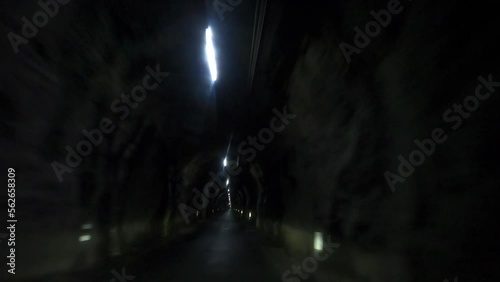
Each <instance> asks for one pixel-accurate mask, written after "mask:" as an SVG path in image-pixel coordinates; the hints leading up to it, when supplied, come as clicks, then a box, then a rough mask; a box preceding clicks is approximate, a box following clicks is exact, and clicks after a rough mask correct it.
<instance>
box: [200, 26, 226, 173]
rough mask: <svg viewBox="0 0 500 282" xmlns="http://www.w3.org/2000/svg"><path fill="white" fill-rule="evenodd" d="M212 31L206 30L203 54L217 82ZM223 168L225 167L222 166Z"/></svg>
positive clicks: (213, 80) (213, 79)
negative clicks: (204, 53) (205, 55)
mask: <svg viewBox="0 0 500 282" xmlns="http://www.w3.org/2000/svg"><path fill="white" fill-rule="evenodd" d="M212 35H213V34H212V29H211V28H210V27H208V28H207V30H206V40H207V42H206V45H205V52H206V54H207V60H208V67H209V68H210V74H211V76H212V82H215V81H216V80H217V62H216V61H215V48H214V43H213V41H212ZM224 166H225V165H224Z"/></svg>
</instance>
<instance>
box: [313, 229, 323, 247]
mask: <svg viewBox="0 0 500 282" xmlns="http://www.w3.org/2000/svg"><path fill="white" fill-rule="evenodd" d="M314 249H315V250H316V251H322V250H323V233H321V232H314Z"/></svg>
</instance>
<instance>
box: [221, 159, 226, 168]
mask: <svg viewBox="0 0 500 282" xmlns="http://www.w3.org/2000/svg"><path fill="white" fill-rule="evenodd" d="M222 164H223V165H224V167H226V165H227V158H224V161H223V162H222Z"/></svg>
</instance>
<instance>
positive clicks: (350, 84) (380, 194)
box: [248, 1, 499, 281]
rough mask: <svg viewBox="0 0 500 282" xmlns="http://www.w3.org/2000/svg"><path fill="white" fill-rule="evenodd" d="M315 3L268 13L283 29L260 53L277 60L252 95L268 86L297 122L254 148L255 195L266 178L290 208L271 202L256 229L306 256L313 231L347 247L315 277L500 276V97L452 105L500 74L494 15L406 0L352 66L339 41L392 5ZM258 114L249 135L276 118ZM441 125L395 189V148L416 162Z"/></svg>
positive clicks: (266, 66)
mask: <svg viewBox="0 0 500 282" xmlns="http://www.w3.org/2000/svg"><path fill="white" fill-rule="evenodd" d="M316 4H317V5H316ZM316 4H315V5H314V6H313V5H309V6H307V7H304V6H301V7H300V9H299V8H294V7H290V6H288V5H286V4H285V3H284V4H283V5H284V7H285V11H286V12H285V16H284V19H283V21H282V22H281V23H276V22H275V21H273V19H272V15H270V16H269V18H268V21H267V22H266V24H267V25H268V26H272V25H277V24H278V25H281V29H280V30H278V31H277V32H276V34H273V35H269V34H268V35H267V36H268V38H274V39H269V41H267V43H269V44H264V46H265V47H262V48H263V49H264V51H263V53H266V48H268V49H270V50H267V51H268V52H269V53H270V54H271V55H270V56H269V57H266V58H262V59H261V60H260V63H259V64H260V67H261V68H262V69H263V70H265V71H264V72H263V73H266V74H268V73H273V75H272V76H271V77H269V76H261V77H260V81H261V82H260V84H257V86H256V89H255V90H254V93H255V95H256V96H257V97H258V95H264V94H260V93H266V95H267V94H268V93H269V92H270V91H271V92H273V96H274V99H273V98H271V99H270V100H271V102H270V103H269V105H268V106H269V108H272V107H273V106H278V108H280V107H281V106H283V105H285V106H287V107H288V109H289V111H290V112H291V113H293V114H296V115H297V118H296V119H294V121H293V122H292V123H291V124H290V125H289V126H288V127H287V128H286V130H285V131H284V132H283V133H281V134H280V136H279V137H276V138H275V139H274V141H273V142H274V143H273V144H271V145H269V146H267V147H266V150H270V151H272V152H268V153H262V154H261V155H259V157H258V159H259V161H258V163H259V165H260V167H261V169H262V171H263V172H264V173H263V176H262V178H260V179H258V182H259V183H257V184H255V188H254V197H258V196H257V194H258V190H259V186H260V187H262V186H263V187H265V191H266V192H265V193H266V194H267V195H268V196H269V197H272V198H274V200H275V201H279V202H280V203H281V205H282V206H283V207H284V211H283V213H282V215H279V214H280V211H279V208H276V207H274V206H273V205H271V204H268V205H266V206H265V207H264V208H262V209H267V210H274V214H276V215H277V216H261V218H259V219H258V220H259V222H260V224H259V228H260V229H261V230H262V231H263V233H264V234H267V235H268V236H269V237H271V238H274V239H276V238H277V239H278V240H280V241H281V242H282V245H283V247H284V249H285V250H287V252H288V253H289V254H290V255H291V256H293V257H295V258H296V259H297V261H298V262H301V261H302V259H304V258H306V257H307V256H310V255H311V254H312V253H313V236H314V232H322V233H323V234H324V236H325V237H326V236H331V239H332V241H334V242H337V243H340V244H341V246H340V247H339V248H338V250H336V251H335V253H334V254H333V256H332V257H331V258H330V259H329V260H328V261H326V262H322V263H321V264H322V266H320V271H318V272H317V273H315V275H316V278H317V279H318V281H332V280H331V279H335V281H442V280H443V279H444V278H447V277H456V276H459V277H462V278H461V280H462V279H463V280H467V281H485V280H486V279H489V278H488V277H489V275H491V273H498V272H497V271H496V270H495V268H494V267H493V264H495V263H498V259H497V258H496V257H495V255H493V253H494V252H495V251H493V250H497V247H496V246H497V244H494V242H495V238H494V237H495V235H494V234H496V232H498V224H496V223H494V221H495V220H494V219H493V214H496V213H498V208H497V205H496V203H495V200H494V199H496V198H497V197H498V191H497V189H495V187H496V186H498V179H496V177H495V174H494V171H496V170H498V167H499V166H498V162H496V161H495V159H494V157H493V156H492V154H493V150H494V149H493V148H495V147H496V145H495V144H496V143H497V142H498V140H499V136H498V134H497V133H496V124H497V123H498V119H499V114H498V111H497V106H498V101H499V100H498V97H497V96H498V95H497V94H496V92H493V93H492V94H491V97H489V98H487V99H485V100H483V101H481V102H480V104H479V106H478V108H477V110H474V111H471V112H470V117H468V118H455V120H454V121H451V120H450V118H449V117H448V119H446V117H443V114H444V113H445V112H446V111H447V110H448V109H450V108H451V109H452V110H453V105H454V104H455V103H457V104H459V103H460V104H461V103H463V102H464V99H465V98H466V97H468V96H471V95H472V96H474V95H475V91H476V87H477V86H478V85H481V81H480V80H478V77H479V76H482V77H484V78H487V77H488V76H489V75H490V74H491V75H492V76H493V80H495V78H496V79H497V80H498V79H499V76H498V63H499V56H498V52H496V51H495V49H496V47H495V46H497V44H498V43H495V42H496V40H498V36H497V32H496V31H495V26H497V25H498V22H497V20H495V19H493V18H494V17H493V16H491V15H490V13H489V12H488V8H487V6H482V5H481V4H477V5H475V4H474V5H472V6H471V5H466V4H462V3H458V2H453V3H449V2H447V3H435V2H432V1H418V2H411V3H409V2H404V3H403V2H401V5H402V6H403V7H404V9H403V11H402V12H401V13H400V14H398V15H393V16H392V21H391V22H390V24H389V25H388V26H387V27H385V28H382V30H381V32H380V33H379V34H378V35H377V36H375V37H374V38H372V39H371V43H370V44H369V45H368V46H367V47H365V48H362V49H361V51H360V53H359V54H357V53H353V54H352V55H351V58H350V59H351V62H350V63H348V61H347V59H346V56H345V55H344V54H343V52H342V50H341V48H340V44H341V43H342V42H346V43H349V44H352V45H353V46H354V43H353V40H354V36H355V30H354V27H356V26H358V27H361V28H364V27H365V25H366V24H367V23H368V22H370V21H372V20H373V17H372V16H371V15H370V10H372V9H373V10H374V11H380V10H381V9H387V2H384V1H369V2H366V1H365V2H363V3H361V2H360V1H349V3H347V2H343V1H334V2H330V3H323V2H322V3H316ZM327 7H328V8H327ZM360 7H366V9H363V8H360ZM364 10H366V11H364ZM326 11H328V13H327V12H326ZM332 11H335V12H332ZM298 18H300V19H302V21H300V23H298V24H297V20H296V19H298ZM464 18H468V19H469V20H465V21H464V20H463V19H464ZM265 30H273V28H272V27H269V29H265ZM290 30H293V31H294V32H295V34H294V35H292V34H290V33H291V32H290ZM287 31H288V33H287ZM283 34H286V35H287V36H280V35H283ZM271 42H272V44H271ZM270 45H272V47H269V46H270ZM256 80H259V78H257V79H256ZM497 92H498V91H497ZM268 99H269V98H268ZM280 109H281V108H280ZM264 112H265V111H264ZM260 118H261V120H262V121H263V122H261V123H260V124H259V126H254V127H253V128H252V130H251V131H248V134H249V135H256V134H257V132H258V130H259V129H260V128H263V127H264V126H265V125H266V123H265V121H269V119H270V116H269V115H268V114H265V115H264V116H262V115H261V116H260ZM458 119H461V120H462V121H463V123H462V124H460V125H458ZM454 127H457V128H456V129H455V128H454ZM437 128H442V129H443V131H444V134H445V135H446V136H447V139H446V141H445V142H442V143H441V144H436V147H435V151H434V152H433V153H432V154H431V155H430V156H425V162H424V163H423V164H422V165H419V166H418V167H415V171H414V172H413V173H411V175H410V176H408V177H405V178H404V182H397V183H396V184H395V185H394V186H393V187H392V188H391V185H390V184H388V181H387V179H386V176H385V174H386V172H387V171H390V172H393V173H396V174H398V166H399V165H400V160H399V159H398V157H399V156H400V155H401V156H403V157H404V158H405V159H406V160H408V158H409V155H410V154H411V153H412V152H413V151H415V150H416V149H418V148H419V147H417V145H416V143H415V139H418V140H420V141H422V140H424V139H429V138H431V139H432V138H433V137H432V136H433V134H435V133H433V132H434V131H435V130H436V129H437ZM443 138H444V137H443ZM256 179H257V178H256ZM393 188H394V189H393ZM272 190H274V192H270V191H272ZM276 190H277V191H276ZM270 202H273V201H270ZM259 214H260V215H263V213H262V212H260V213H259ZM274 225H279V232H276V231H275V230H274V229H273V228H272V226H274ZM472 245H474V247H472ZM487 273H488V274H487Z"/></svg>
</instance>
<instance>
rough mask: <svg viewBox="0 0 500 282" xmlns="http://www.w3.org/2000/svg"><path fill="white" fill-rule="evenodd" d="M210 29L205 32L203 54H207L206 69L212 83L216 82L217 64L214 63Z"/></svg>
mask: <svg viewBox="0 0 500 282" xmlns="http://www.w3.org/2000/svg"><path fill="white" fill-rule="evenodd" d="M212 36H213V34H212V29H211V28H210V27H208V28H207V30H206V41H207V42H206V45H205V52H206V54H207V60H208V67H209V68H210V75H211V76H212V82H215V81H216V80H217V62H216V61H215V48H214V43H213V41H212Z"/></svg>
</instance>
